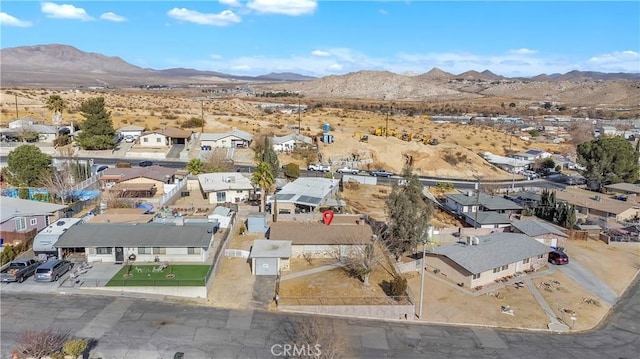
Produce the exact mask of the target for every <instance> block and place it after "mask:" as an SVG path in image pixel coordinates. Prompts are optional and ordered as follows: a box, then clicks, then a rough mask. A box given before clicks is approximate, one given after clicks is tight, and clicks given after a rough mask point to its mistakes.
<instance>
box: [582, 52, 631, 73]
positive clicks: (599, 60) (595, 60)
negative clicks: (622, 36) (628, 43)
mask: <svg viewBox="0 0 640 359" xmlns="http://www.w3.org/2000/svg"><path fill="white" fill-rule="evenodd" d="M587 63H588V64H589V65H590V66H596V67H598V68H602V69H606V71H609V72H640V53H638V52H635V51H630V50H627V51H614V52H610V53H608V54H601V55H597V56H593V57H591V58H590V59H589V61H587Z"/></svg>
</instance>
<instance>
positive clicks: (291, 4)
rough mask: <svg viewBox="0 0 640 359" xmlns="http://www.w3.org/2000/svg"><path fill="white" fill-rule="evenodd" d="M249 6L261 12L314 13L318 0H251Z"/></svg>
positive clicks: (282, 13)
mask: <svg viewBox="0 0 640 359" xmlns="http://www.w3.org/2000/svg"><path fill="white" fill-rule="evenodd" d="M247 7H248V8H250V9H252V10H255V11H257V12H260V13H265V14H281V15H290V16H298V15H305V14H313V12H314V11H315V10H316V8H317V7H318V3H317V1H316V0H251V1H249V2H248V3H247Z"/></svg>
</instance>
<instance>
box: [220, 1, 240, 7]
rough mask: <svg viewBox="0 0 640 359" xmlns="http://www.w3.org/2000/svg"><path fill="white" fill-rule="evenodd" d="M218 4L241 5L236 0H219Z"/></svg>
mask: <svg viewBox="0 0 640 359" xmlns="http://www.w3.org/2000/svg"><path fill="white" fill-rule="evenodd" d="M220 4H222V5H227V6H241V5H242V4H240V2H239V1H238V0H220Z"/></svg>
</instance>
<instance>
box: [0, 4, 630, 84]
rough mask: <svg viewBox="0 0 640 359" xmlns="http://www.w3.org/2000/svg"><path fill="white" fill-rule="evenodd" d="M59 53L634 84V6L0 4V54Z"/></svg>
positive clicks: (253, 70) (203, 64)
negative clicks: (21, 49)
mask: <svg viewBox="0 0 640 359" xmlns="http://www.w3.org/2000/svg"><path fill="white" fill-rule="evenodd" d="M45 44H64V45H71V46H74V47H76V48H78V49H79V50H82V51H86V52H97V53H101V54H104V55H107V56H118V57H120V58H122V59H123V60H125V61H127V62H129V63H131V64H134V65H137V66H140V67H144V68H152V69H158V70H160V69H167V68H174V67H182V68H193V69H197V70H209V71H219V72H223V73H228V74H234V75H250V76H256V75H264V74H268V73H271V72H294V73H298V74H303V75H309V76H328V75H342V74H346V73H349V72H356V71H361V70H376V71H380V70H386V71H391V72H395V73H398V74H408V75H412V74H421V73H425V72H427V71H429V70H431V69H432V68H433V67H437V68H439V69H441V70H444V71H447V72H451V73H454V74H460V73H462V72H465V71H469V70H476V71H484V70H490V71H492V72H494V73H496V74H499V75H503V76H512V77H513V76H535V75H538V74H542V73H546V74H552V73H565V72H568V71H572V70H580V71H601V72H635V73H637V72H640V1H620V2H616V1H602V2H598V1H586V2H578V1H511V2H508V1H497V2H487V1H471V2H462V1H446V2H437V1H395V0H386V1H382V0H381V1H329V0H326V1H324V0H244V1H243V0H219V1H211V0H209V1H205V0H201V1H143V0H140V1H117V0H113V1H89V0H86V1H62V2H48V1H43V2H37V1H25V0H3V1H2V2H1V3H0V47H1V48H3V49H4V48H9V47H17V46H30V45H45Z"/></svg>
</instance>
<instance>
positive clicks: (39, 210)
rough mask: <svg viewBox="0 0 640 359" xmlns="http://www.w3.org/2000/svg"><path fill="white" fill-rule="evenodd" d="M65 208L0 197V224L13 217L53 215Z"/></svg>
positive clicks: (51, 204)
mask: <svg viewBox="0 0 640 359" xmlns="http://www.w3.org/2000/svg"><path fill="white" fill-rule="evenodd" d="M66 207H67V206H63V205H59V204H53V203H44V202H38V201H29V200H26V199H20V198H13V197H6V196H0V223H4V222H6V221H8V220H10V219H12V218H15V217H25V216H36V215H45V214H53V213H55V212H56V211H59V210H62V209H64V208H66Z"/></svg>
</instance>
